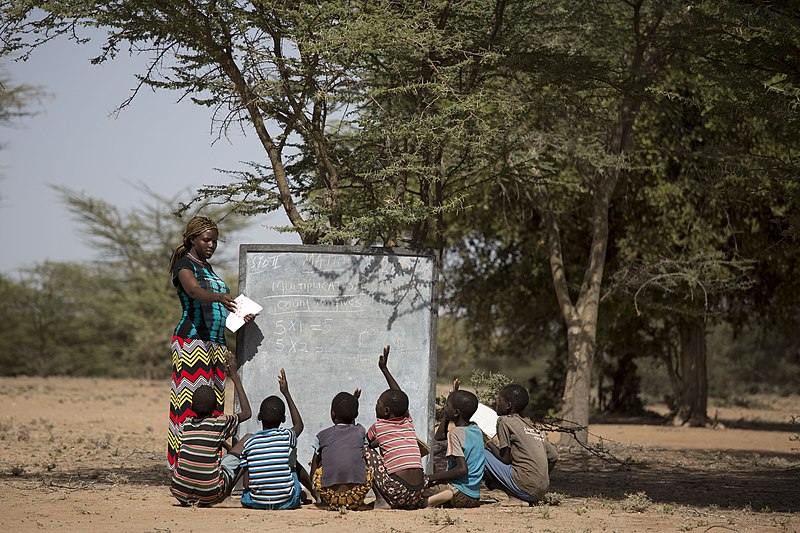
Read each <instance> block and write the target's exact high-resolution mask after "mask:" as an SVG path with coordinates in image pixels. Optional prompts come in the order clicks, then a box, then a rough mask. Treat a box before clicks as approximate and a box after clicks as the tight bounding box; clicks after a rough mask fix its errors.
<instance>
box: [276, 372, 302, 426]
mask: <svg viewBox="0 0 800 533" xmlns="http://www.w3.org/2000/svg"><path fill="white" fill-rule="evenodd" d="M278 387H279V388H280V390H281V394H283V397H284V398H286V405H287V406H288V407H289V415H290V416H291V417H292V430H294V434H295V436H296V437H299V436H300V434H301V433H302V432H303V428H304V427H305V426H304V425H303V418H302V417H301V416H300V411H298V410H297V406H296V405H295V404H294V400H293V399H292V395H291V394H290V393H289V383H288V382H287V381H286V372H285V371H284V370H283V369H282V368H281V374H280V375H279V376H278Z"/></svg>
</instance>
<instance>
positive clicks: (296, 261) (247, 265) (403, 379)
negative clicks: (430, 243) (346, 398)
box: [236, 244, 437, 469]
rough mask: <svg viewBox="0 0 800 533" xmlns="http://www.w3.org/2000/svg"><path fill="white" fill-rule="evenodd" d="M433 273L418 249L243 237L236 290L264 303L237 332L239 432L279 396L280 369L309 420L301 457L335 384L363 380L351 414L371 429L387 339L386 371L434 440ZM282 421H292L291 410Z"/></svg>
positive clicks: (254, 427) (324, 419) (252, 427)
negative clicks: (245, 411)
mask: <svg viewBox="0 0 800 533" xmlns="http://www.w3.org/2000/svg"><path fill="white" fill-rule="evenodd" d="M436 281H437V271H436V268H435V263H434V258H433V256H432V255H427V254H420V253H419V252H411V251H408V250H397V249H386V248H353V247H345V246H307V245H263V244H244V245H241V247H240V248H239V292H240V293H242V294H245V295H246V296H248V297H249V298H251V299H253V300H255V301H256V302H257V303H259V304H260V305H262V306H263V307H264V310H263V311H262V312H261V313H260V314H259V315H258V317H257V318H256V319H255V321H254V322H253V323H251V324H247V325H246V326H245V327H243V328H242V329H240V330H239V332H238V333H237V359H238V361H239V374H240V376H241V378H242V384H243V386H244V389H245V392H246V393H247V395H248V398H249V399H250V404H251V405H252V408H253V418H251V419H250V420H248V421H247V422H245V423H244V424H242V426H241V427H240V428H239V435H244V434H245V433H251V432H255V431H258V430H260V429H261V423H260V422H258V421H257V420H256V415H257V413H258V408H259V405H260V404H261V401H262V400H263V399H264V398H266V397H267V396H270V395H273V394H274V395H277V396H281V395H280V392H279V390H278V374H279V372H280V369H281V368H283V369H285V370H286V377H287V381H288V383H289V390H290V392H291V393H292V397H293V398H294V400H295V403H296V404H297V407H298V410H299V411H300V414H301V415H302V417H303V422H304V423H305V430H304V431H303V434H302V435H301V436H300V438H299V441H298V460H299V461H300V462H301V464H303V465H304V466H307V465H308V463H309V462H310V461H311V455H312V447H311V444H312V442H313V441H314V438H315V436H316V434H317V433H318V432H319V431H321V430H323V429H325V428H326V427H329V426H330V425H331V424H332V422H331V416H330V408H331V400H332V399H333V397H334V396H335V395H336V394H337V393H338V392H341V391H347V392H353V391H354V390H355V389H356V388H357V387H358V388H360V389H362V394H361V401H360V409H359V416H358V419H357V420H356V422H357V423H360V424H361V425H363V426H364V427H365V428H369V425H370V424H372V423H373V422H374V421H375V402H376V401H377V399H378V396H379V395H380V394H381V393H382V392H383V391H384V390H386V389H387V388H388V387H387V385H386V381H385V380H384V378H383V375H382V374H381V372H380V370H379V369H378V356H379V355H380V354H381V353H382V350H383V347H384V346H386V345H390V346H391V354H390V356H389V370H390V371H391V372H392V374H393V375H394V377H395V379H396V380H397V382H398V383H399V384H400V386H401V387H402V388H403V390H404V391H405V392H406V394H408V396H409V411H410V413H411V416H412V418H413V419H414V425H415V428H416V430H417V435H418V436H419V438H420V439H421V440H423V441H424V442H427V443H428V445H429V446H430V445H432V444H433V443H432V442H431V439H432V436H433V423H434V411H433V410H434V399H435V381H436V380H435V378H436V301H435V285H436ZM236 403H237V407H238V401H237V402H236ZM284 426H285V427H290V426H291V420H290V418H289V414H288V411H287V420H286V424H284ZM427 462H428V463H429V461H427ZM426 468H427V469H430V464H426Z"/></svg>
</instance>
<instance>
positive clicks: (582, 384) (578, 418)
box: [560, 321, 597, 446]
mask: <svg viewBox="0 0 800 533" xmlns="http://www.w3.org/2000/svg"><path fill="white" fill-rule="evenodd" d="M596 331H597V328H596V323H593V324H586V323H581V322H580V321H575V323H573V324H570V325H569V326H568V327H567V347H568V350H569V354H568V356H567V357H568V358H567V378H566V384H565V385H564V395H563V396H562V400H563V407H562V410H561V417H562V418H563V422H562V424H561V425H562V427H564V428H565V429H570V430H573V431H575V433H574V435H575V439H577V440H578V441H579V442H582V443H584V444H585V443H586V442H587V441H588V438H589V430H588V427H589V394H590V389H591V378H592V363H593V361H594V352H595V336H596ZM573 443H574V442H573V437H572V433H562V434H561V439H560V444H561V445H564V446H568V445H570V444H573Z"/></svg>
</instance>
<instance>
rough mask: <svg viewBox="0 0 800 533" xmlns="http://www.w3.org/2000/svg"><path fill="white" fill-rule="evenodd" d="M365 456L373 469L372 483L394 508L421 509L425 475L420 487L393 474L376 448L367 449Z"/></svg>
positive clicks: (368, 465)
mask: <svg viewBox="0 0 800 533" xmlns="http://www.w3.org/2000/svg"><path fill="white" fill-rule="evenodd" d="M417 449H419V448H417ZM364 458H365V459H366V461H367V467H368V468H371V469H372V484H373V485H374V486H375V488H377V489H378V490H379V491H380V493H381V495H383V497H384V499H385V500H386V503H388V504H389V505H390V506H391V507H392V509H419V508H420V507H422V506H423V505H424V497H423V492H424V491H425V479H424V477H423V480H422V484H421V485H420V486H419V487H412V486H409V485H408V483H406V482H404V481H402V480H401V479H398V478H396V477H393V476H391V475H390V474H389V473H388V472H387V471H386V467H385V466H384V465H383V458H382V457H381V456H380V454H379V453H378V452H376V451H375V450H369V449H368V450H366V451H365V452H364Z"/></svg>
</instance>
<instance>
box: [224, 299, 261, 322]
mask: <svg viewBox="0 0 800 533" xmlns="http://www.w3.org/2000/svg"><path fill="white" fill-rule="evenodd" d="M233 301H234V302H236V312H235V313H228V317H227V318H226V319H225V327H226V328H228V329H229V330H231V331H236V330H237V329H239V328H240V327H242V326H244V317H245V316H247V315H257V314H258V313H260V312H261V310H262V309H264V308H263V307H261V306H260V305H258V304H257V303H256V302H254V301H253V300H251V299H250V298H248V297H247V296H245V295H244V294H240V295H239V296H237V297H236V298H234V299H233Z"/></svg>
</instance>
